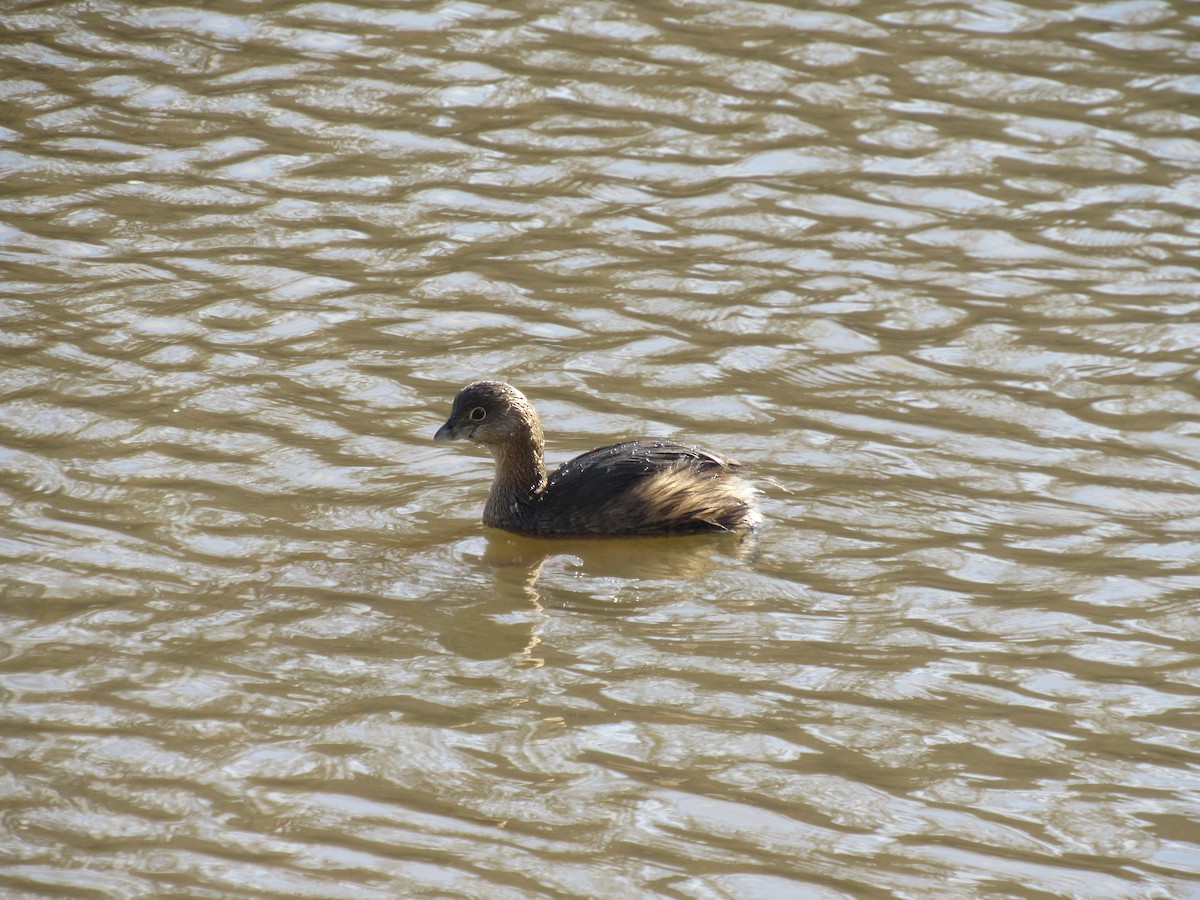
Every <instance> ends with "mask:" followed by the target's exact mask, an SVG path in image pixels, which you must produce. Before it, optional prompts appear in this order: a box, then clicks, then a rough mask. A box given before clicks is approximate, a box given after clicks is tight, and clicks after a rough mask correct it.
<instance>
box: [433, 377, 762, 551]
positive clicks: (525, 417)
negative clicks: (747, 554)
mask: <svg viewBox="0 0 1200 900" xmlns="http://www.w3.org/2000/svg"><path fill="white" fill-rule="evenodd" d="M434 440H436V441H452V440H470V441H474V442H475V443H476V444H477V445H480V446H483V447H485V448H486V449H487V450H488V451H490V452H491V454H492V457H493V458H494V460H495V464H496V471H495V477H494V479H493V481H492V486H491V490H490V491H489V492H488V498H487V502H486V503H485V505H484V508H483V524H484V525H486V526H488V527H491V528H500V529H504V530H506V531H510V532H515V533H517V534H522V535H528V536H532V537H586V536H606V535H607V536H617V535H678V534H699V533H703V532H749V531H754V530H756V529H757V528H758V526H759V525H760V523H761V521H762V514H761V513H760V512H759V510H758V506H757V502H756V498H757V495H758V494H759V491H758V489H757V488H756V487H755V486H754V484H753V482H752V481H751V480H750V479H748V478H747V477H745V475H744V474H743V472H744V470H745V468H746V467H745V466H743V465H742V464H741V463H739V462H737V461H736V460H733V459H730V458H729V457H727V456H722V455H721V454H719V453H713V452H712V451H709V450H704V449H702V448H700V447H692V446H686V445H684V444H678V443H675V442H673V441H665V440H655V439H643V440H632V441H623V442H621V443H618V444H612V445H609V446H605V447H598V448H596V449H595V450H590V451H588V452H587V453H583V454H581V455H579V456H576V457H575V458H574V459H571V460H569V461H567V462H565V463H563V464H562V465H561V466H559V468H558V469H557V470H555V471H554V472H553V473H550V474H549V475H548V474H547V472H546V464H545V459H544V452H543V451H544V448H545V438H544V436H543V432H542V423H541V420H540V419H539V418H538V415H537V412H536V411H535V410H534V408H533V404H531V403H530V402H529V400H528V398H526V396H525V395H524V394H523V393H521V392H520V391H519V390H517V389H516V388H515V387H513V386H512V385H510V384H506V383H505V382H502V381H476V382H472V383H471V384H468V385H467V386H466V387H464V388H462V389H461V390H460V391H459V392H458V394H457V395H456V396H455V398H454V402H453V404H452V406H451V409H450V417H449V418H448V419H447V420H446V423H445V424H444V425H442V427H441V428H439V429H438V430H437V433H436V434H435V435H434Z"/></svg>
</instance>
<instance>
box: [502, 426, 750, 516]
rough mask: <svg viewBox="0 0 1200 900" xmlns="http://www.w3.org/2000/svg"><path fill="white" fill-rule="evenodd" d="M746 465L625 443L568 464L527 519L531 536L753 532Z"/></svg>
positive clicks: (669, 447) (687, 450)
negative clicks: (741, 474) (748, 530)
mask: <svg viewBox="0 0 1200 900" xmlns="http://www.w3.org/2000/svg"><path fill="white" fill-rule="evenodd" d="M741 468H742V466H741V464H740V463H738V462H736V461H734V460H732V459H728V458H727V457H723V456H720V455H718V454H716V453H710V452H709V451H706V450H702V449H700V448H698V447H687V446H684V445H683V444H676V443H673V442H671V441H659V440H640V441H626V442H624V443H621V444H613V445H612V446H609V447H600V448H598V449H596V450H591V451H589V452H587V453H584V454H582V455H580V456H577V457H575V458H574V459H572V460H569V461H568V462H566V463H564V464H563V465H562V466H560V467H559V468H558V470H557V471H555V472H554V473H553V474H552V475H551V476H550V478H549V480H548V482H547V484H546V487H545V489H544V490H543V491H542V493H541V494H540V495H539V496H538V497H537V499H536V500H535V501H534V502H533V503H531V504H529V506H528V507H527V508H526V509H525V510H523V511H522V515H521V516H520V518H521V519H522V521H521V522H520V523H519V524H520V527H519V528H518V529H517V530H521V531H525V532H527V533H531V534H542V535H549V534H559V535H601V534H610V535H617V534H630V535H634V534H696V533H700V532H705V531H734V530H737V529H739V528H747V529H749V528H754V527H755V526H756V525H757V524H758V520H759V514H758V512H757V510H756V508H755V505H754V496H755V494H756V493H757V491H756V489H755V488H754V486H753V485H752V484H751V483H750V482H749V481H748V480H746V479H745V478H743V477H742V476H740V475H739V474H738V470H739V469H741Z"/></svg>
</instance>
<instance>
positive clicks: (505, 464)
mask: <svg viewBox="0 0 1200 900" xmlns="http://www.w3.org/2000/svg"><path fill="white" fill-rule="evenodd" d="M543 446H544V442H543V439H542V431H541V428H540V427H534V428H531V429H530V430H529V431H528V432H527V433H523V434H520V435H515V436H513V437H512V438H511V439H510V440H508V441H506V442H505V443H503V444H492V445H490V446H489V447H488V449H489V450H491V452H492V456H493V457H494V458H495V460H496V477H495V480H493V481H492V489H491V491H490V493H489V494H488V499H487V504H486V505H485V506H484V509H483V522H484V524H485V525H492V526H495V527H501V528H503V527H505V525H506V524H511V522H512V517H513V516H515V515H516V514H517V513H518V512H519V511H520V510H521V509H522V508H523V507H525V506H527V505H528V504H530V503H532V502H533V501H534V499H535V498H536V497H537V496H538V494H540V493H541V492H542V491H543V490H544V489H545V487H546V464H545V462H544V461H543V457H542V451H543Z"/></svg>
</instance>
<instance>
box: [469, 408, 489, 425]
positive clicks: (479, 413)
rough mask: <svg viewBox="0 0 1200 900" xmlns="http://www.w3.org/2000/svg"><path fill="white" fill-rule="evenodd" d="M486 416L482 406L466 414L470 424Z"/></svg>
mask: <svg viewBox="0 0 1200 900" xmlns="http://www.w3.org/2000/svg"><path fill="white" fill-rule="evenodd" d="M486 415H487V410H486V409H484V408H483V407H482V406H477V407H475V408H474V409H473V410H471V411H470V412H469V413H468V414H467V418H469V419H470V420H471V421H472V422H478V421H480V420H482V419H483V417H484V416H486Z"/></svg>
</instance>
